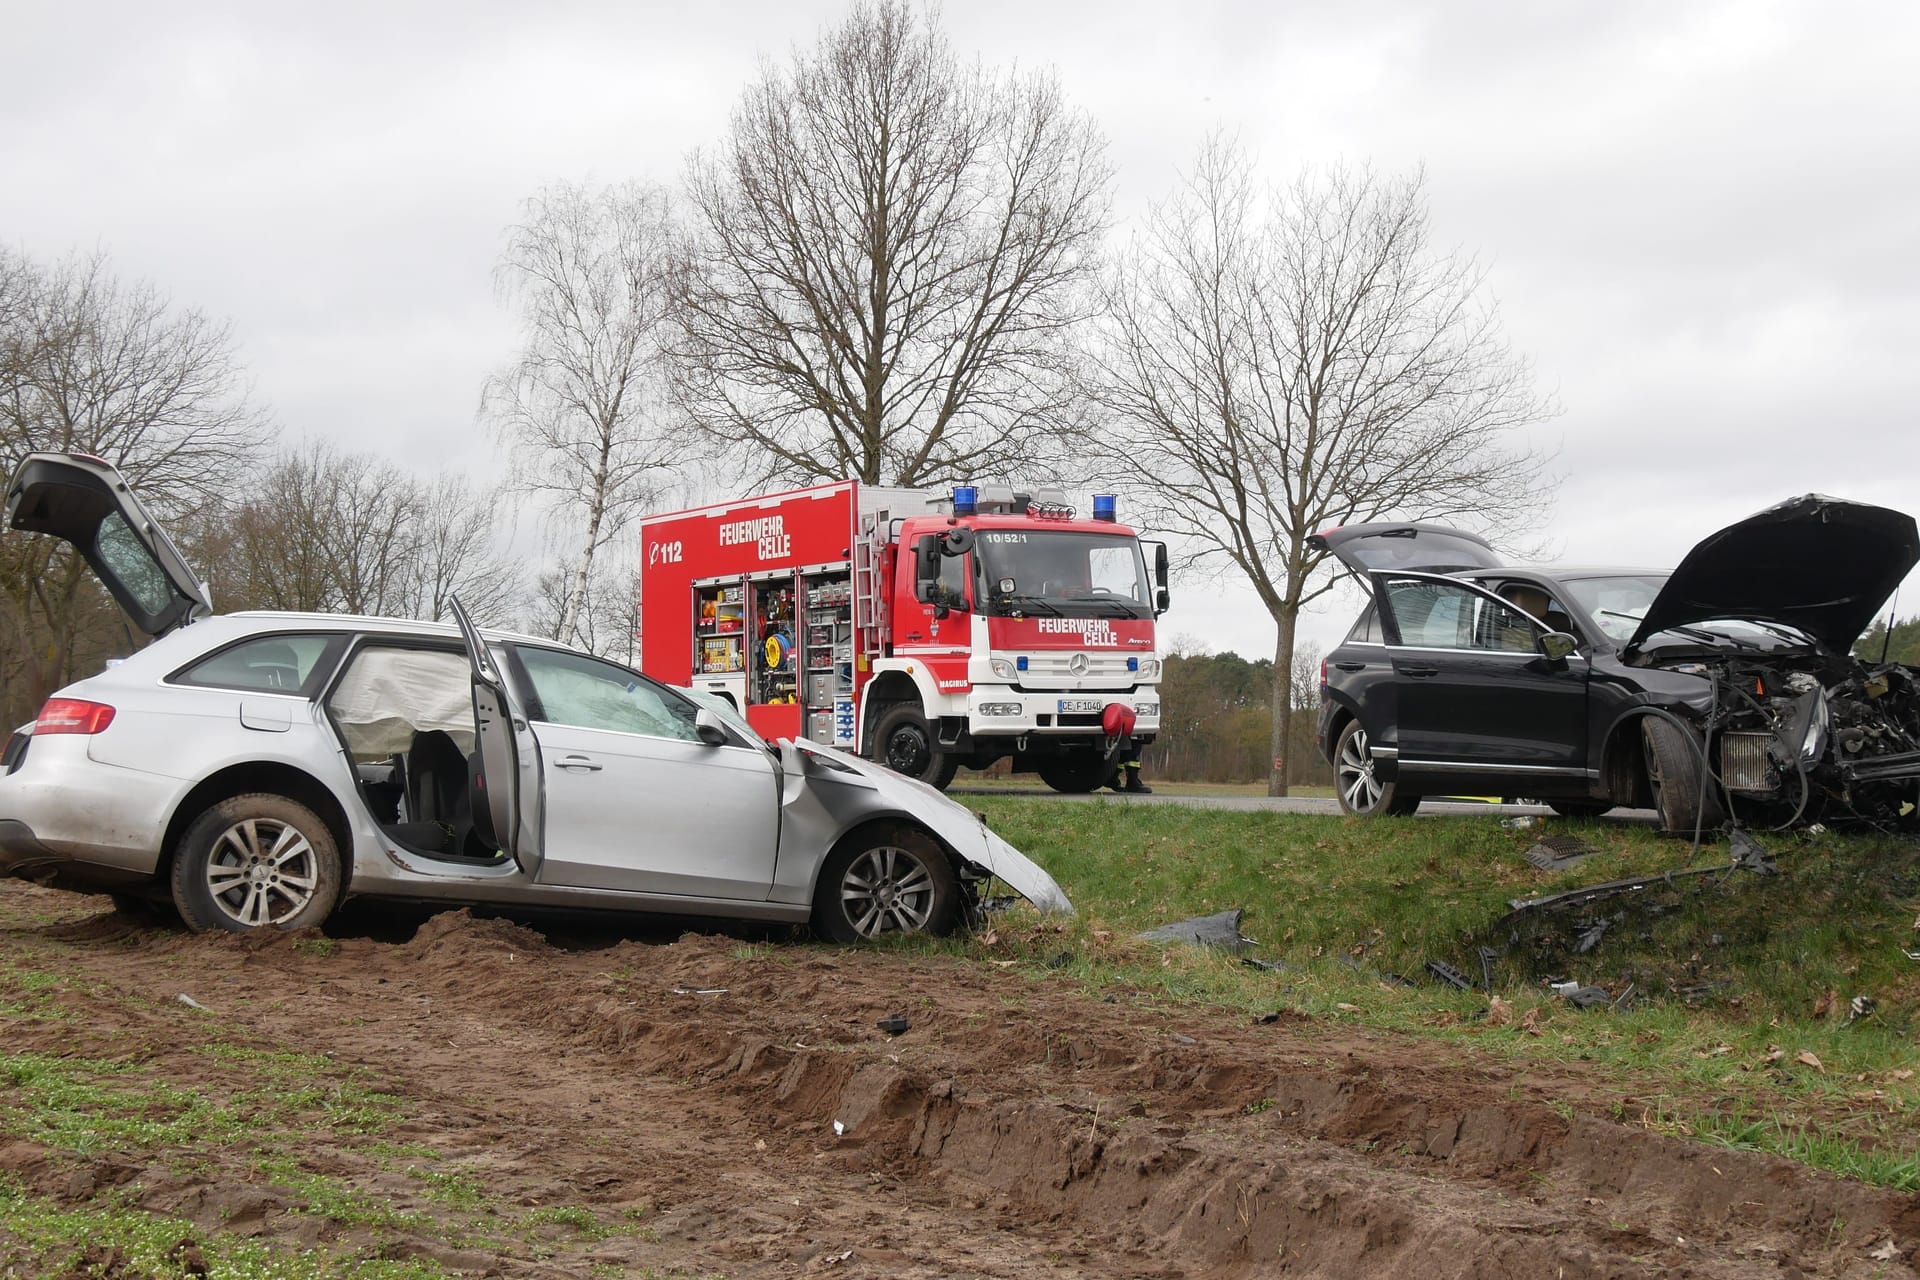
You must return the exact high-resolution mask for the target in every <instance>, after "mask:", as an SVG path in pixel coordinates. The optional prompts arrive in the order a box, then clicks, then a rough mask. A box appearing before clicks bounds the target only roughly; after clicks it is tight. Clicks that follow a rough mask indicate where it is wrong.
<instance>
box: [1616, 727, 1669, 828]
mask: <svg viewBox="0 0 1920 1280" xmlns="http://www.w3.org/2000/svg"><path fill="white" fill-rule="evenodd" d="M1654 710H1655V709H1654V708H1652V707H1648V706H1639V707H1633V708H1629V709H1628V710H1626V711H1624V712H1622V713H1621V714H1620V716H1619V718H1618V719H1616V720H1615V721H1614V722H1613V725H1612V726H1611V727H1610V728H1609V729H1608V730H1607V736H1606V739H1605V742H1604V744H1603V745H1602V746H1601V748H1600V786H1601V788H1602V789H1603V790H1604V791H1605V792H1606V793H1607V795H1608V796H1609V797H1611V798H1612V799H1613V800H1614V801H1615V803H1617V804H1624V805H1631V806H1633V807H1635V808H1640V809H1644V808H1646V807H1647V806H1648V805H1650V804H1652V803H1653V786H1652V783H1651V782H1649V780H1648V778H1647V753H1646V748H1645V747H1644V746H1642V744H1641V740H1640V735H1641V730H1642V726H1643V725H1644V724H1645V723H1646V722H1647V720H1648V719H1649V718H1651V717H1652V716H1653V715H1654ZM1659 710H1662V711H1671V710H1672V708H1667V707H1662V708H1659Z"/></svg>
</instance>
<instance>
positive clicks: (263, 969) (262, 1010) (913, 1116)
mask: <svg viewBox="0 0 1920 1280" xmlns="http://www.w3.org/2000/svg"><path fill="white" fill-rule="evenodd" d="M356 919H358V920H359V921H360V922H361V923H359V924H357V925H349V926H346V927H343V928H336V929H334V930H333V931H332V932H333V934H334V936H329V937H321V936H319V935H307V936H298V935H294V936H289V935H275V936H265V937H248V938H240V937H234V936H226V935H219V936H213V935H202V936H195V935H190V934H187V933H184V932H181V931H179V930H178V929H177V928H168V927H166V926H165V925H164V924H155V923H152V922H149V921H144V920H141V919H136V918H134V917H132V916H128V915H123V914H120V913H118V912H115V911H114V910H113V909H112V906H111V904H110V903H109V902H108V901H107V900H105V899H90V898H80V897H75V896H72V895H64V894H58V893H54V892H50V891H46V890H42V889H38V888H35V887H32V886H28V885H23V884H17V883H9V884H5V885H0V966H5V969H6V971H7V972H9V973H11V974H13V975H15V976H16V978H17V979H21V980H24V979H23V978H22V975H43V976H42V977H41V978H39V979H37V980H35V981H33V982H31V983H30V984H29V985H31V986H32V987H33V990H34V1000H33V1002H31V1003H30V1004H27V1005H21V1004H16V1005H13V1006H9V1007H10V1008H11V1009H12V1012H0V1032H3V1033H4V1038H5V1043H4V1046H0V1051H3V1052H4V1053H5V1054H8V1055H32V1056H33V1059H34V1060H35V1061H43V1060H46V1059H49V1058H53V1059H73V1060H76V1061H79V1060H86V1061H92V1062H100V1061H108V1062H112V1063H117V1064H125V1065H126V1066H127V1067H128V1069H129V1070H128V1074H129V1075H131V1076H136V1077H138V1078H139V1079H142V1080H146V1081H151V1082H159V1083H165V1084H169V1085H171V1086H174V1087H175V1088H177V1090H179V1091H180V1093H179V1095H177V1096H180V1097H187V1096H194V1095H213V1096H218V1095H223V1092H230V1091H232V1090H233V1089H235V1088H236V1087H237V1085H236V1083H235V1082H236V1076H235V1071H234V1063H235V1062H236V1061H240V1060H241V1059H240V1058H236V1057H235V1055H236V1054H239V1053H240V1052H241V1051H242V1050H244V1051H245V1054H246V1055H251V1056H246V1057H245V1060H247V1061H300V1062H308V1063H312V1062H319V1061H324V1063H325V1064H326V1072H334V1071H337V1072H340V1073H347V1074H350V1075H351V1077H352V1078H353V1079H354V1080H356V1081H359V1082H361V1083H362V1084H363V1085H367V1086H369V1087H371V1088H373V1089H375V1090H377V1091H378V1092H379V1093H380V1094H381V1095H385V1096H387V1097H388V1098H389V1099H390V1102H389V1103H388V1104H386V1105H387V1108H388V1110H387V1112H386V1113H385V1117H386V1118H385V1119H384V1120H382V1121H381V1124H380V1125H378V1126H375V1128H376V1129H377V1130H378V1137H379V1141H378V1142H373V1141H370V1139H369V1138H368V1136H367V1133H368V1132H370V1131H368V1130H360V1131H356V1130H354V1129H353V1128H352V1127H351V1126H348V1127H342V1126H340V1125H338V1124H334V1123H330V1122H327V1121H326V1120H325V1117H324V1115H321V1113H316V1115H320V1116H321V1118H319V1119H316V1120H315V1121H314V1123H312V1124H311V1125H310V1126H307V1127H306V1128H305V1129H303V1130H296V1131H292V1132H288V1133H284V1134H281V1135H279V1136H278V1137H276V1138H274V1139H273V1141H274V1143H276V1144H277V1145H278V1147H279V1149H278V1150H277V1151H274V1152H263V1151H262V1150H261V1149H260V1147H259V1144H258V1143H256V1142H250V1141H248V1140H245V1139H244V1138H242V1137H234V1138H231V1139H230V1140H225V1141H223V1142H220V1143H209V1144H205V1145H203V1146H202V1147H200V1148H197V1149H196V1152H195V1155H194V1158H193V1159H191V1160H183V1159H180V1158H175V1153H170V1152H169V1151H168V1150H166V1149H164V1148H163V1149H158V1150H156V1149H154V1148H153V1147H152V1146H151V1145H148V1146H140V1145H127V1144H121V1145H119V1146H117V1147H114V1146H112V1145H111V1144H109V1147H108V1148H106V1149H100V1150H95V1151H90V1152H76V1151H75V1150H73V1149H71V1148H68V1149H62V1148H61V1147H60V1146H59V1144H58V1143H55V1142H52V1141H50V1140H46V1139H45V1135H42V1136H41V1137H40V1138H36V1137H35V1136H34V1134H35V1132H36V1131H35V1130H34V1128H33V1122H32V1119H31V1112H30V1110H29V1108H28V1102H29V1099H28V1098H27V1096H26V1094H25V1091H24V1090H23V1089H22V1088H20V1087H17V1086H16V1087H9V1085H8V1082H7V1080H6V1078H5V1077H0V1177H6V1178H10V1179H11V1180H12V1181H13V1183H14V1184H15V1185H16V1186H17V1187H19V1188H21V1189H22V1190H23V1192H24V1193H26V1194H29V1195H32V1196H35V1197H39V1198H42V1199H45V1200H51V1201H54V1202H57V1203H58V1204H59V1205H61V1206H64V1207H68V1208H80V1207H85V1206H88V1205H94V1204H100V1203H104V1202H106V1201H108V1200H111V1201H112V1202H113V1203H115V1204H119V1205H124V1206H127V1207H130V1208H134V1209H139V1210H143V1211H147V1212H152V1213H160V1214H166V1215H170V1216H172V1217H174V1218H177V1219H180V1220H183V1221H185V1222H187V1223H190V1224H192V1227H193V1229H195V1230H197V1231H199V1232H201V1233H203V1235H212V1234H214V1233H240V1234H243V1235H246V1236H250V1237H254V1238H256V1239H259V1240H263V1241H266V1242H270V1243H272V1244H275V1245H276V1246H284V1247H285V1248H287V1249H289V1250H294V1249H302V1248H309V1247H315V1246H323V1247H325V1248H327V1249H330V1250H334V1251H356V1250H357V1251H360V1252H361V1255H362V1256H378V1257H382V1258H390V1259H408V1258H412V1259H419V1260H422V1261H426V1262H431V1263H432V1264H434V1265H437V1266H439V1267H441V1268H444V1269H446V1270H448V1271H453V1272H460V1273H470V1274H476V1275H499V1276H620V1275H647V1274H657V1275H675V1274H681V1275H690V1276H711V1275H720V1276H728V1277H742V1278H744V1277H763V1276H792V1275H813V1274H827V1275H834V1276H845V1277H857V1276H889V1277H894V1276H907V1277H946V1276H996V1277H1042V1276H1046V1277H1054V1276H1080V1275H1089V1276H1091V1275H1098V1276H1107V1277H1125V1276H1194V1277H1201V1276H1205V1277H1240V1276H1266V1275H1306V1276H1339V1277H1350V1278H1354V1280H1365V1278H1367V1277H1393V1278H1394V1280H1413V1278H1415V1277H1420V1278H1423V1280H1424V1278H1427V1277H1450V1276H1461V1277H1466V1276H1473V1277H1487V1278H1498V1277H1526V1278H1528V1280H1534V1278H1537V1277H1561V1276H1564V1277H1600V1276H1619V1277H1626V1276H1644V1275H1666V1276H1699V1277H1721V1276H1729V1277H1730V1276H1796V1275H1806V1276H1863V1277H1864V1276H1913V1275H1914V1274H1915V1272H1914V1270H1913V1267H1914V1263H1915V1248H1916V1245H1917V1244H1920V1201H1917V1200H1916V1199H1915V1198H1914V1197H1911V1196H1907V1195H1902V1194H1899V1193H1895V1192H1890V1191H1883V1190H1877V1189H1874V1188H1871V1187H1868V1186H1864V1185H1861V1184H1857V1183H1853V1182H1849V1181H1846V1180H1843V1179H1840V1178H1836V1177H1831V1176H1827V1175H1822V1174H1816V1173H1812V1172H1809V1171H1808V1170H1806V1169H1804V1168H1802V1167H1800V1166H1798V1165H1795V1164H1793V1163H1790V1162H1788V1161H1785V1160H1781V1159H1777V1158H1772V1157H1766V1156H1759V1155H1753V1154H1747V1153H1741V1152H1736V1151H1730V1150H1725V1149H1719V1148H1711V1147H1706V1146H1700V1145H1694V1144H1691V1143H1688V1142H1685V1141H1682V1140H1678V1139H1674V1138H1670V1137H1666V1136H1663V1135H1661V1134H1658V1133H1655V1132H1652V1131H1650V1130H1649V1129H1646V1128H1644V1127H1640V1126H1638V1125H1635V1124H1632V1123H1622V1122H1616V1121H1614V1120H1612V1119H1609V1118H1607V1112H1608V1110H1609V1106H1608V1105H1607V1104H1603V1103H1602V1102H1601V1101H1600V1099H1601V1098H1602V1097H1603V1096H1604V1097H1606V1098H1608V1099H1614V1098H1617V1096H1618V1090H1617V1089H1613V1090H1609V1089H1607V1088H1606V1087H1605V1086H1606V1082H1605V1081H1603V1080H1600V1079H1597V1078H1595V1077H1594V1076H1591V1075H1587V1074H1583V1073H1582V1072H1581V1071H1580V1070H1579V1069H1577V1067H1578V1064H1574V1066H1573V1067H1555V1068H1551V1069H1550V1070H1546V1071H1542V1072H1540V1073H1538V1074H1533V1075H1528V1076H1517V1075H1516V1074H1515V1073H1514V1072H1513V1070H1512V1069H1511V1068H1510V1067H1508V1066H1506V1065H1504V1064H1501V1063H1498V1062H1495V1061H1493V1060H1491V1059H1485V1058H1479V1057H1475V1056H1473V1055H1471V1054H1470V1053H1468V1052H1466V1051H1462V1050H1457V1049H1454V1048H1452V1047H1449V1046H1444V1045H1434V1044H1429V1043H1421V1042H1416V1041H1412V1040H1408V1039H1401V1038H1394V1037H1385V1036H1376V1035H1367V1034H1359V1033H1355V1032H1353V1031H1351V1030H1347V1029H1342V1028H1335V1027H1329V1026H1325V1025H1321V1024H1318V1023H1316V1022H1314V1021H1311V1020H1306V1019H1304V1018H1300V1017H1297V1016H1296V1017H1291V1018H1289V1017H1283V1018H1281V1019H1280V1020H1278V1021H1275V1022H1271V1023H1265V1024H1261V1023H1252V1022H1248V1021H1243V1020H1241V1019H1239V1018H1237V1017H1230V1016H1227V1015H1224V1014H1220V1015H1215V1014H1211V1013H1207V1012H1194V1011H1173V1010H1169V1009H1168V1007H1167V1006H1165V1005H1164V1004H1161V1003H1154V1002H1149V1001H1147V1000H1146V999H1145V998H1144V997H1138V996H1135V995H1133V994H1132V993H1129V992H1126V991H1115V992H1111V993H1107V994H1104V995H1103V994H1102V993H1098V992H1088V991H1086V990H1084V989H1082V988H1080V987H1078V986H1075V985H1073V984H1071V983H1069V982H1068V981H1066V980H1065V979H1064V978H1059V979H1056V978H1054V977H1053V976H1051V975H1048V976H1042V977H1034V976H1031V975H1028V974H1023V973H1019V972H1015V971H1013V970H1011V969H1006V968H1001V967H997V966H995V965H993V964H992V963H990V962H988V961H986V960H984V959H979V958H972V957H967V956H953V957H949V956H929V955H924V954H906V953H901V952H889V951H885V950H882V951H873V952H861V951H842V950H835V949H828V948H823V947H820V946H817V945H814V944H809V943H798V942H787V941H784V940H774V941H771V942H769V941H764V940H761V941H755V940H751V939H743V938H739V937H727V936H713V935H704V934H692V933H690V934H684V935H681V934H679V933H677V928H678V926H672V925H668V926H663V930H664V931H663V932H660V933H658V934H656V935H648V934H645V933H629V934H626V935H620V936H609V935H607V934H606V933H605V932H604V931H602V930H601V929H600V927H599V926H595V925H580V924H577V923H567V922H561V923H554V922H551V921H540V922H538V923H537V927H536V926H535V925H527V924H516V923H509V922H506V921H502V920H498V919H486V918H476V917H474V916H471V915H469V914H467V913H465V912H453V913H448V914H443V915H439V916H434V917H431V918H425V919H423V918H421V917H417V916H415V917H404V918H393V917H384V918H383V917H381V916H380V915H379V913H377V912H376V913H367V912H362V913H361V914H360V915H359V916H358V917H356ZM369 921H371V923H368V922H369ZM183 995H184V996H187V997H189V999H191V1000H192V1001H193V1002H194V1004H193V1005H189V1004H188V1003H185V1002H183V1001H181V1000H180V999H179V997H180V996H183ZM195 1005H197V1006H199V1007H194V1006H195ZM893 1013H899V1014H902V1015H904V1016H905V1018H906V1019H907V1021H908V1022H909V1024H910V1025H909V1027H908V1029H907V1030H905V1031H904V1032H902V1033H900V1034H888V1033H887V1032H886V1031H884V1030H882V1029H881V1028H880V1027H879V1026H878V1025H877V1024H878V1022H879V1020H880V1019H882V1018H883V1017H885V1016H886V1015H888V1014H893ZM215 1041H217V1042H218V1043H219V1044H221V1045H225V1046H228V1048H227V1049H226V1050H224V1051H223V1052H222V1053H221V1054H210V1053H209V1052H208V1049H207V1046H208V1045H209V1044H210V1043H213V1042H215ZM322 1074H325V1072H323V1073H322ZM168 1096H176V1095H171V1094H170V1095H168ZM396 1153H399V1154H396ZM275 1160H278V1163H275ZM275 1170H279V1171H280V1172H278V1173H276V1172H274V1171H275ZM316 1185H326V1186H329V1187H334V1188H342V1187H344V1188H351V1189H352V1191H353V1192H354V1194H355V1195H356V1196H359V1197H361V1199H359V1200H357V1201H355V1203H358V1204H360V1205H361V1206H362V1207H363V1208H364V1206H365V1205H368V1204H373V1205H379V1206H382V1209H381V1212H379V1213H377V1214H368V1213H366V1212H357V1213H356V1212H349V1211H345V1210H337V1209H336V1210H329V1208H328V1207H327V1206H326V1205H324V1204H317V1203H315V1202H314V1200H313V1196H312V1193H311V1188H312V1187H313V1186H316ZM449 1187H452V1188H457V1189H459V1190H460V1194H458V1195H450V1194H447V1189H448V1188H449ZM303 1188H306V1189H307V1190H305V1191H303V1190H302V1189H303ZM543 1211H544V1212H543ZM24 1247H25V1246H24V1245H22V1244H21V1243H20V1242H19V1240H17V1239H14V1238H11V1237H10V1236H9V1232H8V1228H7V1226H6V1224H5V1223H4V1222H0V1273H5V1271H6V1267H7V1263H8V1262H9V1260H10V1259H11V1260H15V1267H16V1271H17V1270H18V1266H19V1264H18V1262H17V1259H18V1258H20V1257H21V1256H24V1255H23V1254H22V1252H21V1250H23V1249H24ZM189 1247H192V1246H191V1245H189ZM10 1248H11V1249H13V1250H14V1252H13V1253H12V1254H11V1255H10V1254H9V1252H8V1250H9V1249H10ZM86 1265H88V1266H92V1267H93V1268H94V1273H95V1274H103V1275H115V1276H120V1277H127V1276H131V1275H135V1274H138V1273H137V1272H135V1271H133V1270H131V1269H129V1268H128V1267H127V1266H125V1265H123V1263H122V1261H121V1260H120V1259H118V1258H116V1257H115V1256H112V1252H111V1251H110V1250H108V1251H106V1252H105V1253H104V1254H97V1255H96V1256H93V1257H91V1258H90V1260H88V1262H87V1264H86ZM116 1268H118V1269H116Z"/></svg>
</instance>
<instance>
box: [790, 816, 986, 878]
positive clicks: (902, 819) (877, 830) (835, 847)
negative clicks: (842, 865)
mask: <svg viewBox="0 0 1920 1280" xmlns="http://www.w3.org/2000/svg"><path fill="white" fill-rule="evenodd" d="M903 830H904V831H911V832H913V833H914V834H916V835H922V836H925V837H926V838H927V839H929V840H931V841H933V843H934V844H935V845H936V846H937V847H938V848H939V850H940V852H941V853H943V854H945V855H946V858H947V865H948V866H950V867H952V868H953V874H954V875H955V876H956V877H958V876H959V875H961V873H962V872H964V871H965V870H966V869H967V868H968V867H970V866H972V865H974V864H973V863H971V862H969V861H968V860H967V859H966V857H965V856H963V855H962V854H961V852H960V851H959V850H958V849H956V848H954V847H953V844H952V842H951V841H949V840H947V839H946V838H945V837H943V836H942V835H941V834H940V833H939V832H938V831H935V830H933V829H932V828H931V827H928V826H926V825H925V824H924V823H921V822H917V821H915V820H914V818H913V817H912V815H910V814H906V813H900V812H889V813H872V814H865V815H862V817H861V818H860V821H858V822H856V823H854V824H853V825H852V826H850V827H848V828H847V829H846V830H845V831H842V832H841V833H840V834H839V835H837V836H835V837H834V840H833V843H832V844H831V845H829V846H827V857H826V858H822V859H820V867H825V866H826V865H827V858H831V857H832V856H833V855H834V854H836V853H839V852H840V851H841V850H842V849H844V848H846V847H847V846H848V845H850V844H854V843H857V842H858V841H860V840H863V839H866V838H867V837H869V836H873V835H879V834H881V833H883V832H886V833H891V832H896V831H903ZM813 883H814V889H815V891H818V889H819V886H820V870H819V868H816V869H815V870H814V873H813Z"/></svg>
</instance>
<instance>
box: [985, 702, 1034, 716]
mask: <svg viewBox="0 0 1920 1280" xmlns="http://www.w3.org/2000/svg"><path fill="white" fill-rule="evenodd" d="M1025 710H1026V708H1025V707H1023V706H1021V705H1020V704H1019V703H1017V702H983V703H981V704H980V714H981V715H983V716H1017V715H1019V714H1020V713H1021V712H1023V711H1025Z"/></svg>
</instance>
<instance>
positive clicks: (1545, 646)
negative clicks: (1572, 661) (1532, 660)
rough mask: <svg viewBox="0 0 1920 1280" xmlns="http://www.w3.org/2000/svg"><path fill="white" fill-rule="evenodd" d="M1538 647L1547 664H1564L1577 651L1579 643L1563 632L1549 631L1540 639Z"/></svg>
mask: <svg viewBox="0 0 1920 1280" xmlns="http://www.w3.org/2000/svg"><path fill="white" fill-rule="evenodd" d="M1539 645H1540V652H1541V653H1542V654H1544V655H1546V659H1547V661H1548V662H1565V661H1566V660H1567V659H1568V658H1570V657H1572V656H1573V654H1574V651H1575V650H1577V649H1579V647H1580V642H1579V641H1578V640H1576V639H1574V638H1573V637H1572V636H1570V635H1568V634H1567V633H1566V632H1564V631H1549V632H1547V633H1546V634H1545V635H1543V636H1541V637H1540V640H1539Z"/></svg>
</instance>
